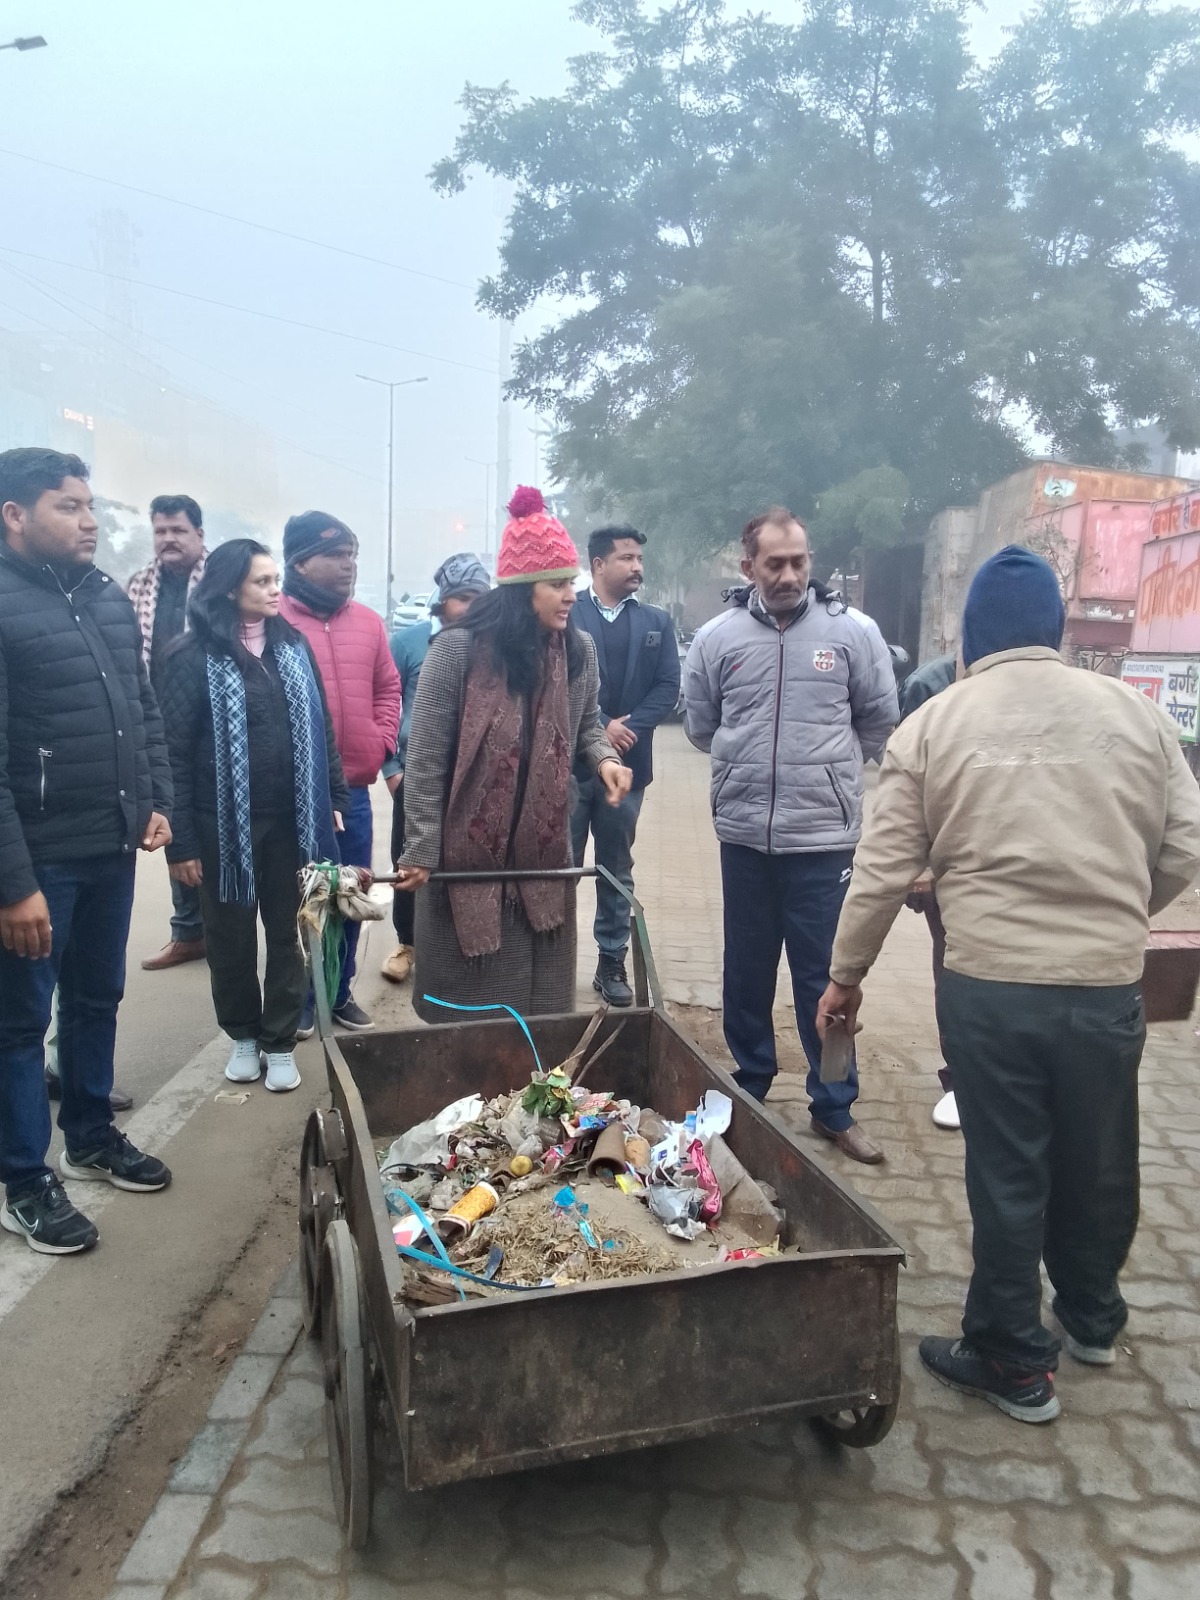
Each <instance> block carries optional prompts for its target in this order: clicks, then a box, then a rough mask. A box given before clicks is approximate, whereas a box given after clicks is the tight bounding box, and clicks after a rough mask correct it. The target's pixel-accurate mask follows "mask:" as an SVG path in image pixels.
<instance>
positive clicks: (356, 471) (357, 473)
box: [0, 261, 383, 484]
mask: <svg viewBox="0 0 1200 1600" xmlns="http://www.w3.org/2000/svg"><path fill="white" fill-rule="evenodd" d="M0 271H2V272H7V273H8V274H9V276H10V277H12V278H15V279H16V280H17V282H18V283H22V284H24V285H25V287H26V288H27V289H32V290H33V291H34V292H35V293H37V294H40V295H41V296H42V298H43V299H45V300H49V301H50V303H51V304H52V305H56V306H58V308H59V310H60V311H65V312H66V313H67V315H68V316H72V317H77V318H78V319H79V321H80V322H82V323H84V324H85V325H86V326H87V327H89V328H91V329H93V330H94V331H95V332H96V333H99V334H102V335H103V336H104V338H106V339H109V340H111V341H112V343H113V344H115V345H116V346H117V347H118V348H119V349H121V350H127V351H128V352H129V353H130V354H131V355H133V356H135V357H136V358H137V359H138V360H139V361H140V362H142V363H143V365H142V366H134V365H133V363H132V362H130V361H122V360H120V359H119V358H117V363H116V364H117V365H118V366H122V367H124V368H125V369H126V370H127V371H129V372H132V373H134V374H135V376H137V377H139V378H142V379H145V378H147V377H148V376H149V374H148V373H147V372H146V369H145V365H144V363H145V361H146V357H145V355H144V353H143V352H142V351H141V350H139V349H138V348H137V346H136V345H133V344H130V343H129V342H128V340H125V339H122V338H120V337H119V336H118V335H117V334H115V333H113V332H112V331H111V330H110V329H108V328H104V327H102V326H101V325H100V324H99V323H98V322H93V321H92V319H91V318H90V317H86V316H84V314H83V313H82V312H81V311H77V310H76V309H75V308H74V307H73V306H69V305H68V304H67V303H66V301H65V300H60V299H59V298H58V297H57V296H56V295H53V294H51V293H50V291H49V290H48V289H47V288H45V286H44V285H42V284H40V283H38V282H36V280H35V279H33V278H31V277H29V275H28V274H27V273H24V272H21V271H20V270H19V269H18V268H17V267H13V266H9V265H8V264H7V263H5V262H2V261H0ZM62 293H63V294H65V295H67V299H68V300H74V299H75V298H76V297H75V296H74V295H71V294H69V293H68V291H67V290H66V289H64V290H62ZM78 304H86V302H85V301H79V302H78ZM8 309H9V310H10V311H18V308H17V307H16V306H12V305H9V306H8ZM88 309H89V310H93V311H94V310H95V307H94V306H90V307H88ZM18 314H19V315H20V316H23V317H28V318H29V320H30V321H31V322H34V323H37V324H38V325H39V326H40V327H43V328H47V329H48V330H49V331H50V332H51V333H59V334H61V332H62V330H61V329H58V328H55V327H53V326H52V324H50V323H48V322H44V321H42V319H41V318H40V317H35V316H32V315H31V314H30V313H29V312H28V311H18ZM99 314H100V315H103V313H99ZM159 342H161V341H159ZM167 348H168V349H170V348H172V347H171V346H167ZM179 353H180V354H185V352H182V351H180V352H179ZM189 359H193V358H189ZM201 365H204V366H208V365H211V363H209V362H202V363H201ZM213 371H215V372H220V371H221V369H220V368H219V367H214V368H213ZM223 376H227V377H232V376H233V374H232V373H227V374H223ZM235 381H241V380H236V379H235ZM184 392H185V393H187V392H188V391H184ZM190 397H191V398H193V399H196V400H199V401H200V402H201V403H202V404H204V405H207V406H210V407H211V408H212V409H213V410H215V411H225V410H226V408H225V407H224V406H223V405H222V404H221V402H220V401H218V400H214V399H213V397H212V396H211V395H206V394H203V393H201V392H200V391H199V390H192V391H190ZM227 414H229V415H236V413H227ZM265 431H266V432H269V433H274V430H272V429H267V430H265ZM274 437H275V438H276V439H277V440H278V442H279V443H280V444H282V445H284V446H285V447H286V448H287V449H289V450H297V451H299V452H300V454H301V455H306V456H311V457H312V458H313V459H314V460H315V461H324V462H325V463H326V465H327V466H331V467H337V468H338V470H339V471H341V472H348V473H350V474H351V476H352V477H356V478H363V479H365V480H366V481H367V482H368V483H374V484H382V482H383V479H382V478H379V477H377V476H376V475H375V474H374V473H370V472H364V471H362V469H361V468H360V467H354V466H351V465H350V463H349V462H348V461H339V460H337V459H336V458H335V457H334V456H327V455H323V454H322V452H321V451H319V450H311V449H309V448H308V446H307V445H302V444H297V443H296V441H295V440H294V439H288V438H286V437H284V436H282V435H280V434H277V433H275V434H274Z"/></svg>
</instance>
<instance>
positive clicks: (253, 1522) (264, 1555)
mask: <svg viewBox="0 0 1200 1600" xmlns="http://www.w3.org/2000/svg"><path fill="white" fill-rule="evenodd" d="M327 1510H329V1511H330V1512H332V1507H328V1508H327ZM200 1555H201V1557H209V1558H214V1557H215V1558H218V1559H222V1560H225V1561H236V1562H238V1563H239V1564H241V1565H243V1566H260V1567H261V1566H265V1567H270V1566H272V1565H273V1564H274V1563H276V1562H280V1561H292V1562H296V1563H297V1564H298V1565H299V1566H302V1567H309V1568H310V1569H311V1570H312V1571H313V1572H315V1573H333V1572H336V1571H337V1569H338V1566H339V1564H340V1562H341V1556H342V1538H341V1533H340V1531H339V1529H338V1526H337V1524H336V1523H335V1522H334V1520H333V1517H332V1515H327V1516H324V1517H320V1516H314V1515H313V1514H312V1513H311V1512H302V1513H293V1514H291V1515H283V1516H268V1515H264V1514H263V1513H262V1512H260V1511H252V1510H251V1509H250V1507H249V1506H230V1507H229V1508H228V1510H227V1511H226V1512H225V1515H224V1517H223V1518H222V1519H221V1521H220V1523H219V1524H218V1526H217V1527H216V1528H214V1530H213V1531H212V1532H211V1533H210V1534H208V1535H207V1536H206V1537H205V1538H204V1539H203V1540H202V1541H201V1544H200Z"/></svg>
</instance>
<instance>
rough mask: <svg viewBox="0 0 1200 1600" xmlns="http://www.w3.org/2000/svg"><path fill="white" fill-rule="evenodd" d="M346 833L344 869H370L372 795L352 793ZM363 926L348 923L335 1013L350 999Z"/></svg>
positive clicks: (342, 836)
mask: <svg viewBox="0 0 1200 1600" xmlns="http://www.w3.org/2000/svg"><path fill="white" fill-rule="evenodd" d="M342 821H343V822H344V823H345V825H346V827H345V831H344V832H342V833H339V834H338V836H337V843H338V854H339V856H340V858H341V862H342V865H343V866H344V867H369V866H370V865H371V851H372V847H373V846H374V842H375V840H374V833H373V830H372V825H371V822H372V819H371V791H370V790H369V789H351V791H350V809H349V811H347V813H346V815H345V816H344V817H343V818H342ZM361 927H362V923H361V922H347V923H346V955H345V959H344V961H343V963H342V981H341V984H340V985H339V987H338V992H337V1000H336V1001H335V1002H334V1009H335V1010H336V1009H337V1007H338V1006H344V1005H345V1004H346V1001H347V1000H349V998H350V980H351V979H352V978H353V976H354V958H355V954H356V952H357V950H358V935H359V930H360V929H361Z"/></svg>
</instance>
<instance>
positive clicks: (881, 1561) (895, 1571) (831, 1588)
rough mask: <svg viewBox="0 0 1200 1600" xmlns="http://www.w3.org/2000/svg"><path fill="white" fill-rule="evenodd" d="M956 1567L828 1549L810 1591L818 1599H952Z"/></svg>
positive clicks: (955, 1583)
mask: <svg viewBox="0 0 1200 1600" xmlns="http://www.w3.org/2000/svg"><path fill="white" fill-rule="evenodd" d="M958 1586H959V1568H958V1565H957V1563H956V1562H952V1561H925V1560H922V1559H921V1557H919V1556H910V1555H888V1556H870V1557H867V1556H856V1555H850V1554H848V1553H846V1552H844V1551H841V1550H831V1551H829V1552H827V1553H826V1554H825V1555H823V1556H822V1557H821V1563H820V1575H819V1577H818V1579H817V1582H816V1586H815V1589H814V1590H813V1591H812V1592H813V1593H815V1594H816V1595H817V1596H819V1600H866V1597H867V1596H870V1600H915V1597H916V1596H918V1595H919V1596H920V1597H921V1600H954V1596H955V1594H956V1591H957V1590H958Z"/></svg>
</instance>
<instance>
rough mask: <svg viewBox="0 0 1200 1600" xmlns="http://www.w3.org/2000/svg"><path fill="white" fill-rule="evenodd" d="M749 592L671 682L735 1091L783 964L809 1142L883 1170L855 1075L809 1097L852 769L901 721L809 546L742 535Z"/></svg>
mask: <svg viewBox="0 0 1200 1600" xmlns="http://www.w3.org/2000/svg"><path fill="white" fill-rule="evenodd" d="M742 543H743V546H744V549H745V556H744V558H743V560H742V571H743V573H744V574H745V576H746V577H747V578H748V579H749V580H750V582H749V586H748V587H747V588H745V589H742V590H739V591H737V592H736V593H735V594H734V596H733V603H732V604H731V605H730V607H729V608H728V609H727V610H726V611H723V612H722V613H721V615H720V616H718V617H715V618H714V619H713V620H712V621H711V622H709V623H706V624H705V626H704V627H703V628H701V629H700V631H699V632H698V633H697V635H696V637H695V640H694V641H693V643H692V647H691V650H690V651H689V652H688V659H687V668H686V671H685V674H684V697H685V703H686V718H687V734H688V738H689V739H690V740H691V741H692V743H693V744H694V745H696V746H697V747H698V748H699V749H701V750H707V751H709V752H710V753H711V755H712V791H711V797H712V808H713V821H714V825H715V827H716V831H717V838H718V839H719V840H720V841H721V876H722V883H723V887H724V900H725V973H724V1022H725V1040H726V1043H727V1044H728V1046H729V1050H730V1053H731V1054H732V1056H733V1058H734V1060H735V1061H736V1062H737V1068H738V1070H737V1072H736V1073H735V1078H736V1080H737V1082H738V1083H739V1084H740V1085H741V1086H742V1088H744V1089H745V1090H746V1091H747V1093H749V1094H752V1095H754V1097H755V1098H756V1099H758V1100H762V1099H765V1098H766V1094H767V1091H768V1089H769V1088H770V1086H771V1080H772V1079H773V1078H774V1076H775V1072H776V1070H777V1059H776V1051H775V1030H774V1024H773V1021H772V1008H773V1006H774V1003H775V986H776V974H777V972H778V968H779V956H780V951H781V949H785V948H786V951H787V958H788V967H789V969H790V971H791V975H792V992H793V996H794V999H795V1004H796V1025H797V1028H798V1030H799V1034H800V1041H801V1043H802V1045H803V1046H804V1053H805V1056H806V1057H807V1059H808V1065H809V1073H808V1093H809V1098H810V1101H811V1112H812V1122H813V1128H814V1130H815V1131H816V1132H817V1133H819V1134H821V1135H822V1136H823V1137H825V1138H827V1139H830V1140H832V1141H833V1142H834V1143H835V1144H837V1145H838V1147H839V1148H840V1149H841V1150H842V1151H844V1153H845V1154H846V1155H848V1156H850V1157H851V1158H852V1159H853V1160H855V1161H865V1162H868V1163H874V1162H877V1161H881V1160H882V1159H883V1156H882V1152H881V1151H880V1150H878V1149H877V1148H876V1147H875V1146H874V1145H872V1144H871V1142H870V1141H869V1140H868V1139H867V1138H866V1137H865V1135H864V1134H863V1133H862V1131H861V1130H860V1129H859V1128H858V1127H857V1126H856V1125H855V1122H854V1118H853V1117H852V1116H851V1113H850V1108H851V1106H852V1105H853V1104H854V1102H855V1100H856V1099H857V1098H858V1072H857V1067H856V1065H855V1064H854V1063H853V1062H852V1063H851V1066H850V1072H849V1075H848V1077H847V1078H846V1079H845V1081H843V1082H841V1083H822V1082H821V1078H820V1061H821V1045H820V1041H819V1039H818V1037H817V1031H816V1016H817V1003H818V1001H819V1000H820V998H821V995H822V993H823V992H824V989H825V985H826V983H827V982H828V976H829V958H830V952H831V951H832V948H833V936H834V933H835V931H836V928H837V921H838V914H839V912H840V911H841V906H842V901H843V899H844V898H845V895H846V890H847V887H848V886H849V882H850V872H851V864H852V862H853V859H854V847H855V845H856V844H857V843H858V840H859V835H860V833H861V829H862V769H863V761H864V759H866V758H870V757H872V756H875V755H878V754H879V753H880V752H881V751H882V749H883V745H884V742H885V740H886V739H887V736H888V734H889V733H890V732H891V730H892V728H893V727H894V726H895V724H896V721H897V718H898V716H899V710H898V707H897V703H896V681H895V675H894V673H893V671H892V663H891V658H890V656H889V655H888V650H887V646H886V645H885V644H884V642H883V637H882V635H881V634H880V632H879V629H878V628H877V627H876V626H875V624H874V623H873V622H872V621H871V619H870V618H869V617H866V616H864V615H863V614H862V613H861V612H859V611H855V610H853V609H852V608H850V607H848V606H847V605H846V604H845V602H844V601H843V600H842V598H841V596H840V595H837V594H835V593H833V592H831V591H830V590H828V589H826V588H825V587H824V586H823V585H821V584H818V583H814V582H813V580H812V555H811V552H810V550H809V546H808V535H807V533H806V532H805V529H804V527H803V525H802V524H801V522H800V521H799V519H798V518H797V517H795V516H793V514H792V513H791V512H790V511H788V510H786V509H785V508H783V507H780V506H776V507H773V508H772V509H771V510H770V511H767V512H765V513H763V514H762V515H761V516H757V517H755V518H753V520H752V521H751V522H749V523H748V524H747V526H746V529H745V531H744V532H743V534H742Z"/></svg>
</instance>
